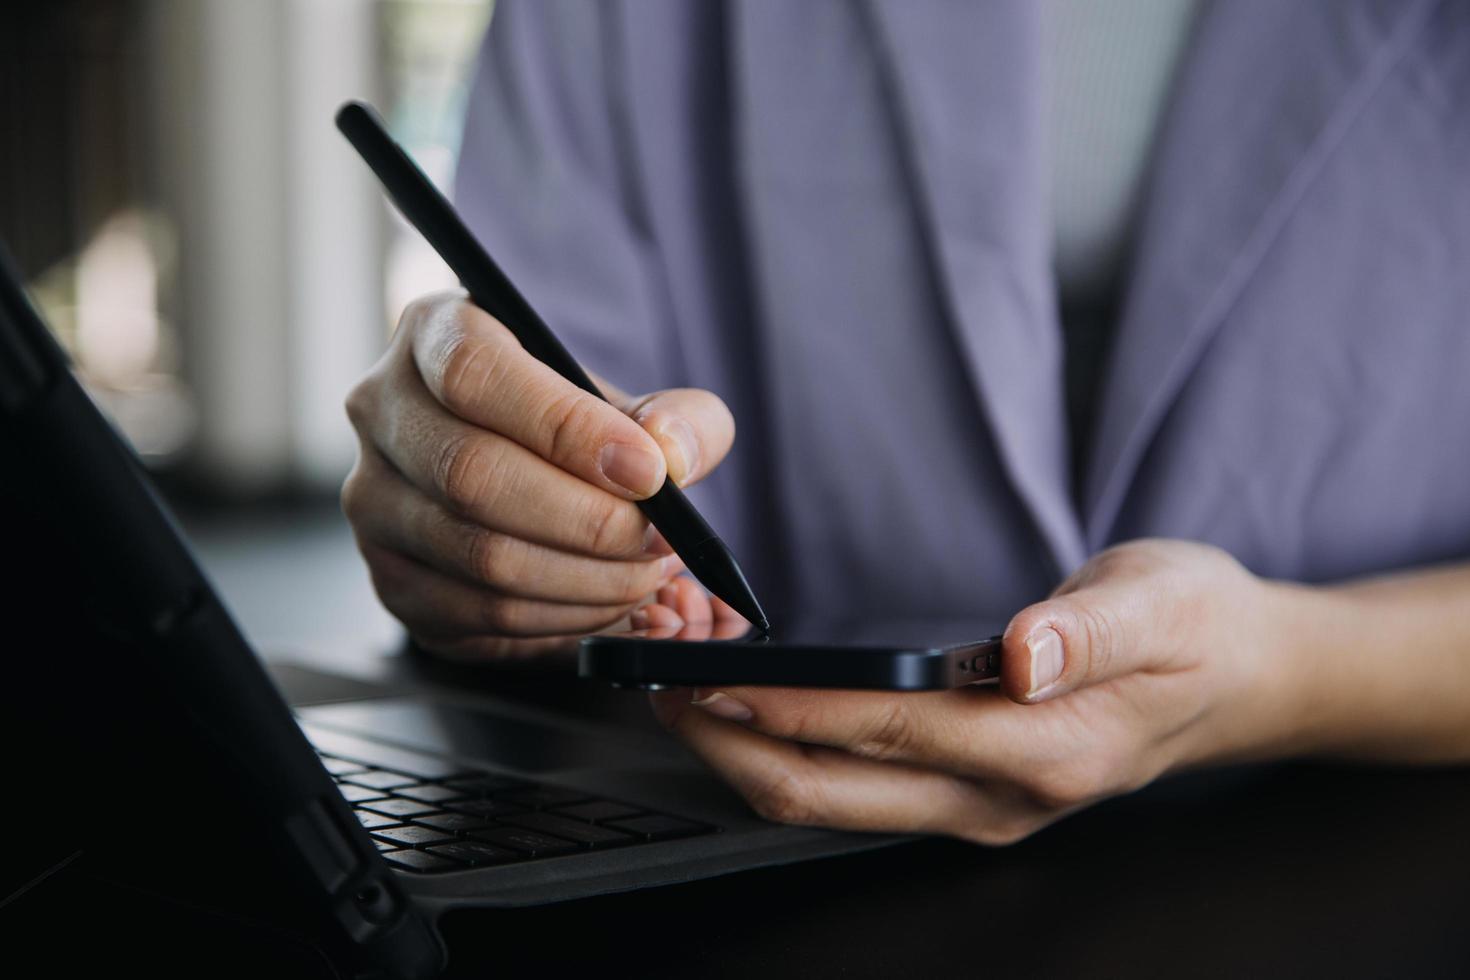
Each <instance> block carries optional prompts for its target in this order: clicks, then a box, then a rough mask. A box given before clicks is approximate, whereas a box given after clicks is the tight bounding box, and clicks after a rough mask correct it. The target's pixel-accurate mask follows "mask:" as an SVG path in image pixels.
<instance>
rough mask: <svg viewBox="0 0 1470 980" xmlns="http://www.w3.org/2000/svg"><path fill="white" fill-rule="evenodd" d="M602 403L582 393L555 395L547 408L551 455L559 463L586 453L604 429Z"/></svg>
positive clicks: (549, 455)
mask: <svg viewBox="0 0 1470 980" xmlns="http://www.w3.org/2000/svg"><path fill="white" fill-rule="evenodd" d="M599 407H600V404H599V403H598V402H596V401H594V400H593V399H592V398H591V397H590V396H589V395H586V394H583V393H582V392H580V391H578V392H574V393H572V394H568V395H564V396H560V397H556V398H553V399H552V400H551V401H550V403H549V404H548V405H547V407H546V416H545V418H546V425H545V430H546V432H547V433H548V435H547V450H546V451H547V455H548V457H549V458H550V459H551V460H552V462H554V463H556V464H557V465H558V466H560V465H562V464H563V463H564V462H566V461H567V460H571V459H576V458H578V457H581V456H586V455H587V454H588V451H589V447H590V446H591V445H592V444H593V441H594V440H595V439H596V437H597V432H598V430H599V429H600V428H601V426H600V424H599V420H598V418H597V416H598V411H597V410H598V408H599Z"/></svg>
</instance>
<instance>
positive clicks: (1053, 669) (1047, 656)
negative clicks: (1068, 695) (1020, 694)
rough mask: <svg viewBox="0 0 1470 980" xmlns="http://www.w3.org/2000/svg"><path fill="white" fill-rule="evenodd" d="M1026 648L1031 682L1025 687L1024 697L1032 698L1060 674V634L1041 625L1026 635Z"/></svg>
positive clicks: (1052, 682) (1061, 665)
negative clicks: (1029, 663) (1028, 655)
mask: <svg viewBox="0 0 1470 980" xmlns="http://www.w3.org/2000/svg"><path fill="white" fill-rule="evenodd" d="M1026 649H1027V651H1029V652H1030V654H1031V683H1030V684H1029V685H1028V686H1027V688H1026V697H1027V698H1034V697H1036V696H1037V695H1038V694H1040V693H1041V692H1042V691H1044V690H1046V688H1048V687H1050V686H1051V685H1053V684H1055V683H1056V681H1057V678H1058V677H1061V676H1062V667H1063V666H1064V664H1063V660H1062V656H1063V655H1062V636H1061V634H1060V633H1058V632H1057V631H1056V630H1054V629H1052V628H1051V627H1049V626H1043V627H1042V628H1041V629H1038V630H1033V631H1032V632H1031V634H1030V635H1029V636H1027V637H1026Z"/></svg>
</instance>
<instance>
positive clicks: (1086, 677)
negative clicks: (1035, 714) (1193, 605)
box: [1001, 574, 1176, 704]
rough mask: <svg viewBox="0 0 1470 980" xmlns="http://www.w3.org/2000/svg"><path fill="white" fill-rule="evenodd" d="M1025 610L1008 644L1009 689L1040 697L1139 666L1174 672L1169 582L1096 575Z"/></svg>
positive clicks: (1005, 680)
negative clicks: (1167, 613) (1166, 626)
mask: <svg viewBox="0 0 1470 980" xmlns="http://www.w3.org/2000/svg"><path fill="white" fill-rule="evenodd" d="M1089 579H1090V580H1089V581H1088V583H1087V584H1084V585H1082V586H1081V587H1080V588H1077V589H1076V591H1068V592H1064V593H1061V594H1058V595H1054V596H1052V597H1051V598H1050V599H1047V600H1045V601H1043V602H1038V603H1036V604H1035V605H1032V606H1028V607H1027V608H1025V609H1023V610H1021V611H1020V612H1019V613H1017V614H1016V616H1015V617H1014V618H1013V619H1012V620H1011V622H1010V624H1009V625H1008V626H1007V627H1006V631H1005V635H1004V637H1003V639H1002V644H1001V678H1002V681H1001V683H1002V689H1003V690H1004V691H1005V693H1006V694H1007V695H1008V696H1010V697H1011V698H1013V699H1015V700H1016V701H1020V702H1023V703H1032V704H1034V703H1037V702H1041V701H1047V700H1050V699H1052V698H1055V697H1058V696H1060V695H1062V694H1066V693H1067V692H1069V691H1075V690H1078V689H1079V688H1084V687H1090V686H1093V685H1096V684H1101V683H1103V682H1104V681H1109V680H1113V679H1114V678H1118V677H1122V676H1124V675H1126V674H1131V673H1135V672H1139V671H1162V670H1168V669H1170V667H1171V666H1172V665H1173V659H1174V658H1173V653H1174V651H1175V649H1176V648H1175V647H1174V646H1173V645H1171V644H1170V643H1169V642H1167V640H1168V638H1167V636H1165V635H1164V634H1166V633H1167V630H1163V629H1161V623H1162V622H1163V619H1164V617H1163V615H1162V612H1163V607H1164V606H1166V605H1167V604H1168V603H1169V602H1170V599H1169V596H1168V593H1169V591H1170V590H1169V587H1168V585H1167V584H1165V583H1141V582H1138V581H1137V580H1135V579H1133V578H1131V577H1130V578H1128V579H1124V580H1121V581H1120V580H1116V579H1110V578H1107V577H1105V576H1104V577H1094V576H1092V575H1091V574H1089Z"/></svg>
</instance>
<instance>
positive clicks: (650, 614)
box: [628, 602, 684, 631]
mask: <svg viewBox="0 0 1470 980" xmlns="http://www.w3.org/2000/svg"><path fill="white" fill-rule="evenodd" d="M628 622H629V624H630V625H631V626H632V628H633V629H635V630H669V631H673V630H682V629H683V628H684V620H682V619H681V618H679V614H678V613H676V612H675V611H674V610H672V609H670V608H669V607H668V606H665V605H663V604H662V603H659V602H650V603H648V604H647V605H646V606H639V607H638V608H637V609H634V610H633V612H632V613H631V614H629V616H628Z"/></svg>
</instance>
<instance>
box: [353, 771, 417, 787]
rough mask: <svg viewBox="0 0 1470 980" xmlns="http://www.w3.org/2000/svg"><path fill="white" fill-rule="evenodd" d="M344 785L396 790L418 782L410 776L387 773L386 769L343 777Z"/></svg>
mask: <svg viewBox="0 0 1470 980" xmlns="http://www.w3.org/2000/svg"><path fill="white" fill-rule="evenodd" d="M342 781H343V782H344V783H351V784H353V785H354V786H366V787H367V788H368V789H397V788H398V787H400V786H412V785H414V784H415V783H417V782H418V780H417V779H415V778H413V777H412V776H405V775H403V774H402V773H397V772H388V771H387V770H386V769H372V770H369V771H368V772H355V773H353V774H352V775H350V776H343V777H342Z"/></svg>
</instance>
